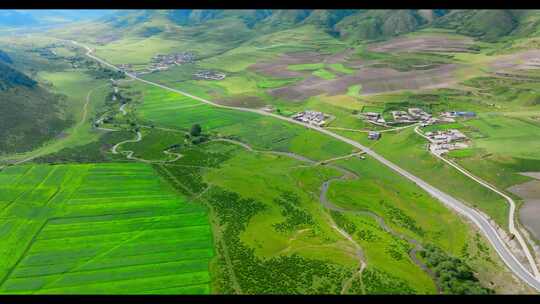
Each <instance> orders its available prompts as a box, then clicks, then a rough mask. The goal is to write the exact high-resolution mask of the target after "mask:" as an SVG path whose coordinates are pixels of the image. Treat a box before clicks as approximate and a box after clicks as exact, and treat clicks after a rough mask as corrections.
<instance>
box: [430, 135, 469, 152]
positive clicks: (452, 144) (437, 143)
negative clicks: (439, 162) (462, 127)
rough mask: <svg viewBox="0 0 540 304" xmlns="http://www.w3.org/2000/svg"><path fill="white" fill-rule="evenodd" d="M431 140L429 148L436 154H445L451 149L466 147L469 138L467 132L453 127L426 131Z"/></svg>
mask: <svg viewBox="0 0 540 304" xmlns="http://www.w3.org/2000/svg"><path fill="white" fill-rule="evenodd" d="M425 135H426V136H427V137H428V138H429V141H430V143H431V144H430V145H429V149H430V150H431V151H432V152H433V153H436V154H439V155H441V154H444V153H447V152H448V151H451V150H456V149H464V148H467V147H468V145H467V143H465V141H466V140H467V139H468V138H467V136H465V134H463V133H461V132H460V131H459V130H455V129H451V130H445V131H434V132H426V134H425Z"/></svg>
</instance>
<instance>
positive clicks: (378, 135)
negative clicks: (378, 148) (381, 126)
mask: <svg viewBox="0 0 540 304" xmlns="http://www.w3.org/2000/svg"><path fill="white" fill-rule="evenodd" d="M380 138H381V132H375V131H369V133H368V139H371V140H379V139H380Z"/></svg>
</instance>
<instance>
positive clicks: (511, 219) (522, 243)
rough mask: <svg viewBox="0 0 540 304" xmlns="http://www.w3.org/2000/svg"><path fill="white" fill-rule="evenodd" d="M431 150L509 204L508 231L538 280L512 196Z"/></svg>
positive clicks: (417, 131)
mask: <svg viewBox="0 0 540 304" xmlns="http://www.w3.org/2000/svg"><path fill="white" fill-rule="evenodd" d="M414 132H416V134H418V135H420V136H422V137H424V138H425V139H427V140H428V141H429V142H430V143H432V142H433V140H431V138H429V137H427V136H426V135H424V134H423V133H422V132H421V131H420V129H419V127H418V126H417V127H416V128H414ZM429 150H430V152H431V154H433V155H435V157H437V158H438V159H440V160H442V161H443V162H445V163H447V164H448V165H450V166H452V167H453V168H455V169H456V170H458V171H459V172H461V173H463V174H464V175H465V176H467V177H469V178H470V179H472V180H474V181H475V182H477V183H479V184H480V185H482V186H484V187H486V188H488V189H489V190H491V191H493V192H495V193H497V194H498V195H500V196H502V197H503V198H504V199H505V200H506V201H507V202H508V204H509V205H510V212H509V213H508V230H509V231H510V233H512V234H513V235H515V237H516V238H517V240H518V242H519V244H520V246H521V248H522V249H523V251H524V252H525V256H526V257H527V260H528V261H529V264H530V265H531V268H532V270H533V273H534V275H535V276H536V278H540V273H539V272H538V267H537V266H536V262H535V261H534V258H533V256H532V254H531V252H530V250H529V247H528V246H527V244H526V243H525V240H524V239H523V237H522V236H521V233H520V232H519V230H518V229H516V226H515V220H514V219H515V217H514V214H515V212H516V203H515V202H514V200H513V199H512V198H511V197H510V196H508V195H506V194H504V193H503V192H501V191H499V190H498V189H497V188H495V187H494V186H492V185H490V184H489V183H488V182H486V181H484V180H482V179H481V178H479V177H477V176H474V175H473V174H472V173H470V172H469V171H467V170H465V169H463V168H461V167H460V166H459V165H458V164H456V163H455V162H453V161H451V160H449V159H446V158H444V157H442V155H441V154H439V153H435V152H433V151H432V150H431V148H430V149H429Z"/></svg>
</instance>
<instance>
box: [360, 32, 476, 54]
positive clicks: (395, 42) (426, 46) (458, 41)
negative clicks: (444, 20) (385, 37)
mask: <svg viewBox="0 0 540 304" xmlns="http://www.w3.org/2000/svg"><path fill="white" fill-rule="evenodd" d="M472 45H473V40H472V39H470V38H465V37H464V38H455V37H452V38H449V37H444V36H423V37H400V38H395V39H391V40H389V41H384V42H380V43H374V44H371V45H370V46H368V50H369V51H372V52H390V53H392V52H471V51H472V50H471V46H472Z"/></svg>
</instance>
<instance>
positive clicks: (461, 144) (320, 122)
mask: <svg viewBox="0 0 540 304" xmlns="http://www.w3.org/2000/svg"><path fill="white" fill-rule="evenodd" d="M263 110H265V111H272V109H271V108H268V109H266V108H264V109H263ZM391 114H392V118H393V120H391V121H386V120H385V119H384V118H383V117H382V114H381V113H376V112H366V113H361V114H360V115H361V117H363V119H365V120H366V121H367V122H369V123H371V124H374V125H377V126H383V127H390V126H391V125H398V124H416V123H419V124H420V126H421V127H426V126H429V125H433V124H437V123H452V122H455V121H456V118H473V117H476V113H475V112H465V111H448V112H442V113H440V115H439V117H433V115H431V114H429V113H427V112H425V111H424V110H422V109H420V108H408V109H407V111H392V112H391ZM329 117H330V115H328V114H325V113H322V112H317V111H309V110H307V111H303V112H299V113H296V114H294V115H293V116H292V117H291V118H292V119H294V120H297V121H300V122H303V123H306V124H311V125H315V126H318V127H322V126H324V125H325V123H326V122H327V120H328V118H329ZM426 136H427V137H428V139H429V140H430V142H431V145H430V149H431V150H432V151H433V152H434V153H438V154H443V153H446V152H448V151H450V150H455V149H463V148H466V147H467V144H466V143H465V141H466V140H467V139H468V138H467V136H465V135H464V134H463V133H461V132H460V131H458V130H447V131H435V132H427V133H426ZM380 138H381V132H379V131H368V139H370V140H379V139H380Z"/></svg>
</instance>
